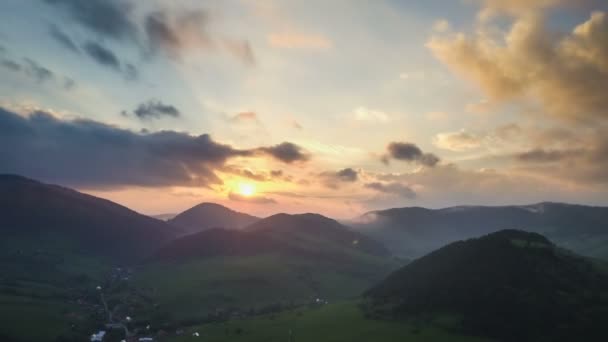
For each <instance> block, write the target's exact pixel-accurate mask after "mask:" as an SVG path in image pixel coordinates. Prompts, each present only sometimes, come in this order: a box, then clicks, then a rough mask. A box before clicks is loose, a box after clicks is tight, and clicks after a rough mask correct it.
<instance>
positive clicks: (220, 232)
mask: <svg viewBox="0 0 608 342" xmlns="http://www.w3.org/2000/svg"><path fill="white" fill-rule="evenodd" d="M264 253H282V254H290V255H302V256H305V255H308V256H325V257H332V256H333V257H346V256H347V255H348V254H349V253H363V254H369V255H373V256H379V257H386V256H389V252H388V250H387V249H386V248H385V247H384V246H383V245H382V244H380V243H378V242H376V241H374V240H372V239H370V238H368V237H366V236H364V235H362V234H360V233H357V232H353V231H351V230H350V229H349V228H348V227H346V226H343V225H342V224H340V223H338V222H337V221H335V220H332V219H330V218H327V217H324V216H321V215H317V214H300V215H288V214H277V215H273V216H270V217H268V218H265V219H261V220H259V221H257V222H256V223H253V224H252V225H249V226H247V227H244V228H243V229H241V230H229V229H223V228H211V229H207V230H205V231H203V232H200V233H196V234H191V235H187V236H184V237H182V238H179V239H177V240H175V241H173V242H171V243H170V244H168V245H167V246H165V247H164V248H162V249H161V250H160V251H159V252H158V253H157V255H156V258H157V259H182V258H195V257H209V256H234V255H239V256H245V255H256V254H264Z"/></svg>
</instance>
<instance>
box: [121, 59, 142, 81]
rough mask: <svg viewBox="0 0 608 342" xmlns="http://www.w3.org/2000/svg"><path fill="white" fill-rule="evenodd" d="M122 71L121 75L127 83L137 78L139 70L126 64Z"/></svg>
mask: <svg viewBox="0 0 608 342" xmlns="http://www.w3.org/2000/svg"><path fill="white" fill-rule="evenodd" d="M123 69H124V70H123V74H124V76H125V79H126V80H127V81H134V80H137V79H138V78H139V70H138V69H137V67H136V66H135V65H133V64H130V63H126V64H125V65H124V68H123Z"/></svg>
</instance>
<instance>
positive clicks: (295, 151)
mask: <svg viewBox="0 0 608 342" xmlns="http://www.w3.org/2000/svg"><path fill="white" fill-rule="evenodd" d="M258 151H259V152H261V153H265V154H268V155H270V156H272V157H274V158H276V159H278V160H280V161H282V162H285V163H293V162H305V161H307V160H309V159H310V154H309V153H308V152H306V151H305V150H304V149H303V148H301V147H300V146H298V145H296V144H293V143H289V142H284V143H281V144H278V145H275V146H270V147H261V148H259V149H258Z"/></svg>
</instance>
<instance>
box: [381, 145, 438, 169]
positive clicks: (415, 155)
mask: <svg viewBox="0 0 608 342" xmlns="http://www.w3.org/2000/svg"><path fill="white" fill-rule="evenodd" d="M386 149H387V150H388V154H386V155H384V156H383V157H382V161H383V162H384V163H388V162H389V161H390V159H391V158H392V159H395V160H400V161H407V162H414V163H419V164H421V165H424V166H430V167H433V166H435V165H437V163H439V161H440V159H439V157H437V156H436V155H434V154H432V153H424V152H422V150H421V149H420V148H419V147H418V146H416V145H415V144H412V143H408V142H391V143H390V144H389V145H388V146H387V148H386Z"/></svg>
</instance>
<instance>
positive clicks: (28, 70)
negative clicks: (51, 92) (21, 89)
mask: <svg viewBox="0 0 608 342" xmlns="http://www.w3.org/2000/svg"><path fill="white" fill-rule="evenodd" d="M0 67H2V68H4V69H6V70H8V71H10V72H12V73H15V74H19V75H23V76H25V77H26V78H28V79H30V80H32V81H34V82H36V83H37V84H54V85H57V86H60V87H61V88H63V89H64V90H71V89H73V88H74V87H75V86H76V82H75V81H74V80H73V79H71V78H69V77H66V76H63V77H62V76H60V75H56V74H55V73H54V72H53V71H51V70H50V69H48V68H47V67H45V66H42V65H40V64H39V63H38V62H36V61H34V60H32V59H29V58H23V62H22V63H21V62H17V61H15V60H13V59H10V58H8V57H6V49H4V48H3V49H0Z"/></svg>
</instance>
